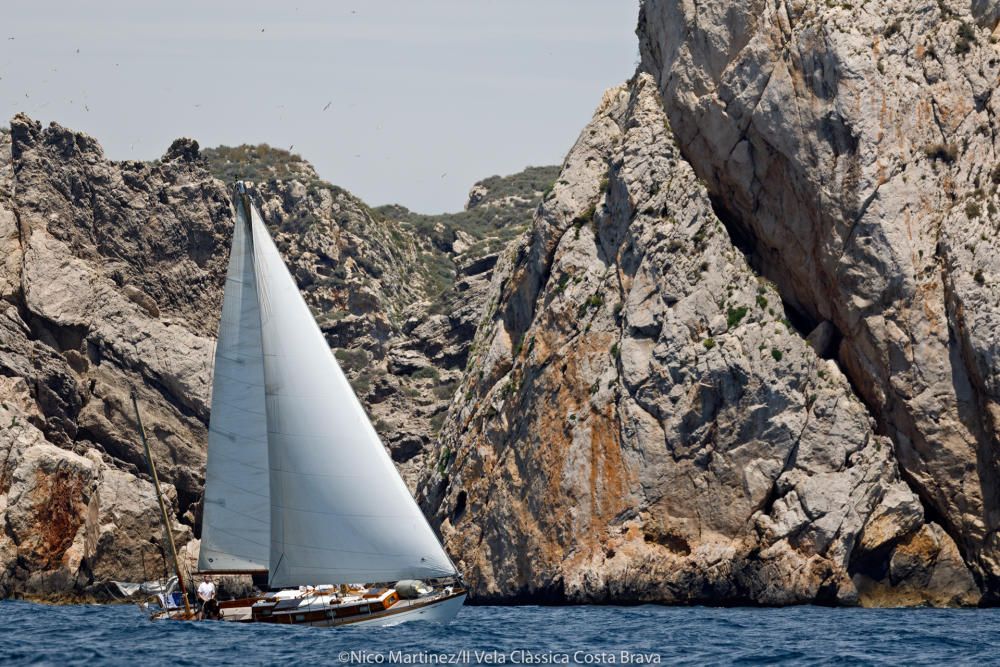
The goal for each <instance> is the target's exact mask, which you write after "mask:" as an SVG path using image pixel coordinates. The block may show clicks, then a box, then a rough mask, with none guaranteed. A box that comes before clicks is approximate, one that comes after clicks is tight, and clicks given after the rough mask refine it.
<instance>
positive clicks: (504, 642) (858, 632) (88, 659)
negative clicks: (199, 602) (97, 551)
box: [0, 601, 1000, 666]
mask: <svg viewBox="0 0 1000 667" xmlns="http://www.w3.org/2000/svg"><path fill="white" fill-rule="evenodd" d="M0 662H2V664H3V665H46V664H51V665H89V666H97V665H142V666H145V665H161V664H176V665H213V666H216V665H271V664H279V663H280V664H283V665H300V664H331V665H338V664H339V665H352V664H353V665H394V664H403V665H406V664H424V665H427V664H431V665H437V664H506V665H512V664H535V665H537V664H564V663H566V664H591V665H605V664H616V665H618V664H691V665H702V664H746V665H753V664H836V665H841V664H852V665H853V664H860V665H864V664H868V665H898V664H908V665H940V664H967V665H973V664H975V665H988V664H995V663H998V662H1000V609H990V610H937V609H910V610H901V609H829V608H822V607H789V608H784V609H750V608H705V607H660V606H642V607H465V608H464V609H463V610H462V613H461V614H460V615H459V617H458V618H457V619H456V620H455V622H454V623H452V624H451V625H448V626H439V625H432V624H423V623H408V624H404V625H401V626H397V627H394V628H374V629H373V628H367V629H365V628H342V629H321V628H301V627H299V628H296V627H288V626H272V625H243V624H235V623H234V624H229V623H219V622H214V623H212V622H205V623H179V622H160V623H151V622H150V621H148V620H146V618H145V617H144V616H142V615H141V614H140V613H139V611H138V610H137V609H136V608H135V607H130V606H120V605H116V606H99V605H76V606H65V607H51V606H45V605H38V604H32V603H27V602H13V601H8V602H0Z"/></svg>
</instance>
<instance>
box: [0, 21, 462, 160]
mask: <svg viewBox="0 0 1000 667" xmlns="http://www.w3.org/2000/svg"><path fill="white" fill-rule="evenodd" d="M298 9H299V8H298V7H296V8H295V11H298ZM357 13H358V12H357V10H356V9H352V10H351V14H357ZM264 30H265V29H264V28H261V29H260V31H261V32H264ZM15 39H16V38H15V37H8V38H7V41H10V42H13V41H14V40H15ZM76 53H77V55H79V53H80V49H79V48H78V49H77V50H76ZM115 67H118V63H115ZM52 71H53V72H57V71H58V70H57V69H56V68H52ZM2 80H3V76H0V81H2ZM24 97H25V99H31V97H30V96H29V95H28V93H27V92H25V93H24ZM69 103H70V104H73V100H70V101H69ZM332 105H333V100H331V101H329V102H327V103H326V106H324V107H323V111H327V110H328V109H329V108H330V107H331V106H332ZM194 107H195V108H196V109H200V108H201V105H200V104H195V105H194ZM83 108H84V110H85V111H86V112H88V113H89V112H90V107H89V106H88V105H87V104H86V103H84V104H83ZM279 108H280V107H279ZM377 129H378V130H381V129H382V124H381V123H379V124H378V126H377ZM129 148H130V149H133V148H135V144H132V145H131V146H130V147H129ZM293 148H295V144H292V145H290V146H289V147H288V152H291V151H292V149H293ZM354 157H356V158H360V157H361V154H360V153H355V154H354ZM447 175H448V172H444V173H443V174H441V178H444V177H445V176H447Z"/></svg>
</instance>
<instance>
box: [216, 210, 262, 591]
mask: <svg viewBox="0 0 1000 667" xmlns="http://www.w3.org/2000/svg"><path fill="white" fill-rule="evenodd" d="M236 211H237V215H236V224H235V226H234V229H233V246H232V250H231V251H230V256H229V269H228V272H227V274H226V288H225V295H224V298H223V302H222V319H221V321H220V323H219V339H218V343H217V344H216V348H215V373H214V377H213V380H212V416H211V421H210V422H209V429H208V467H207V471H206V473H205V505H204V512H203V514H202V535H201V553H200V555H199V557H198V569H200V570H222V571H230V570H231V571H262V570H267V569H268V555H269V553H270V548H271V514H270V512H271V504H270V494H269V492H268V485H269V483H270V475H269V469H268V452H267V416H266V411H265V406H264V353H263V349H262V347H261V337H260V306H259V301H258V298H257V278H256V274H255V272H254V262H253V243H252V236H251V234H250V219H249V215H248V213H247V212H246V211H244V209H243V203H242V201H240V200H239V198H237V201H236Z"/></svg>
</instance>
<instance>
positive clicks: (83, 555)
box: [0, 0, 1000, 605]
mask: <svg viewBox="0 0 1000 667" xmlns="http://www.w3.org/2000/svg"><path fill="white" fill-rule="evenodd" d="M998 20H1000V8H998V5H997V3H996V2H995V1H993V0H982V1H981V0H975V1H974V2H971V3H969V2H959V1H958V0H923V1H922V0H893V1H892V2H887V3H874V2H854V3H851V2H846V3H808V2H800V1H797V0H782V1H780V2H774V1H772V0H753V1H751V2H747V3H736V2H732V1H731V0H705V1H703V2H697V3H695V2H690V1H689V0H645V1H644V2H643V3H642V5H641V10H640V16H639V25H638V36H639V45H640V54H641V61H640V64H639V68H638V71H637V72H636V73H635V75H634V76H633V77H632V78H631V79H630V80H629V81H627V82H626V83H625V84H623V85H622V86H619V87H617V88H614V89H612V90H610V91H608V92H607V93H606V94H605V96H604V99H603V100H601V102H600V104H599V105H598V108H597V111H596V112H595V114H594V116H593V119H592V120H591V122H590V123H589V124H588V125H587V127H585V128H584V129H583V132H582V133H581V134H580V136H579V138H578V140H577V142H576V144H575V145H574V146H573V147H572V149H571V150H570V152H569V153H568V155H567V157H566V159H565V161H564V162H563V164H562V165H561V167H559V168H536V169H529V170H526V171H525V172H524V173H522V174H519V175H515V176H511V177H505V178H500V177H493V178H489V179H485V180H483V181H481V182H479V183H477V184H476V185H475V186H474V187H473V189H472V191H471V192H470V196H469V202H468V205H467V207H466V210H465V211H463V212H460V213H458V214H452V215H444V216H425V215H420V214H416V213H413V212H410V211H408V210H406V209H405V208H403V207H400V206H389V207H381V208H378V209H371V208H369V207H368V206H367V205H365V204H364V203H363V202H361V201H359V200H357V199H356V198H354V197H352V196H351V195H350V193H347V192H346V191H344V190H342V189H340V188H337V187H335V186H332V185H330V184H328V183H325V182H323V181H321V180H320V179H319V178H318V177H317V176H316V173H315V172H314V171H313V169H312V167H311V166H309V165H308V164H307V163H305V162H304V161H302V160H301V159H300V158H298V156H294V155H291V154H289V153H287V152H284V151H280V150H276V149H273V148H270V147H267V146H241V147H235V148H226V147H221V148H217V149H210V150H206V151H199V149H198V147H197V144H195V143H194V142H192V141H190V140H178V141H177V142H175V143H174V145H173V146H171V148H170V149H169V151H168V152H167V154H166V155H164V156H163V158H162V159H161V160H158V161H156V162H154V163H138V162H118V163H116V162H110V161H108V160H107V159H105V157H104V156H103V155H102V153H101V151H100V148H99V147H98V146H97V144H96V142H94V140H93V139H91V138H89V137H87V136H85V135H82V134H78V133H74V132H71V131H69V130H66V129H65V128H61V127H59V126H56V125H53V126H51V127H49V128H46V129H42V128H41V127H40V126H38V125H37V124H36V123H35V122H34V121H32V120H30V119H28V118H26V117H24V116H18V117H16V118H15V119H14V120H13V121H12V124H11V128H10V132H3V133H0V154H2V155H4V156H7V155H9V160H8V159H3V160H0V243H2V244H3V246H4V248H3V250H4V253H3V262H2V264H0V299H2V302H0V303H2V306H3V313H2V316H0V461H2V463H0V524H2V526H3V531H2V533H0V594H2V595H7V594H12V593H45V592H53V591H77V592H79V591H86V590H90V589H92V587H93V586H94V585H95V584H97V583H98V582H100V581H102V580H104V579H107V578H110V577H118V578H126V579H137V578H140V577H141V576H143V572H142V569H141V568H143V567H150V568H151V569H152V568H153V567H156V566H153V565H148V563H149V562H152V561H153V560H154V558H161V556H160V554H159V550H158V543H159V541H160V536H159V530H158V527H157V525H156V522H155V521H153V520H152V518H151V517H155V513H154V512H155V510H154V505H153V498H152V494H151V489H150V485H149V483H148V482H147V481H146V478H145V475H144V473H143V470H144V467H143V461H142V456H141V450H140V449H139V446H138V441H137V439H136V437H135V431H134V423H133V419H134V418H133V416H132V414H131V411H130V409H129V405H128V401H127V397H128V389H129V386H130V385H135V386H136V387H137V388H138V392H139V400H140V403H141V405H142V409H143V410H144V413H145V415H146V421H147V429H148V430H149V431H150V432H151V434H152V436H153V438H152V439H153V443H154V452H155V456H156V458H157V462H158V464H159V467H160V470H161V474H162V476H163V477H164V479H165V480H166V481H167V483H168V484H167V486H168V494H169V496H170V498H171V502H172V504H173V508H174V512H175V514H176V516H177V518H178V524H177V526H176V532H177V533H178V535H179V536H180V538H181V542H182V544H184V545H185V549H186V550H187V552H188V553H194V552H195V551H196V550H197V539H196V537H197V535H198V531H199V523H198V521H199V514H200V509H199V501H200V494H201V485H202V477H201V470H202V469H203V464H204V442H205V436H206V433H205V431H206V424H207V422H208V419H209V414H208V411H207V406H208V392H209V387H210V378H211V352H212V346H213V335H214V327H215V316H214V315H213V313H217V312H218V306H219V300H220V298H221V284H222V276H223V271H224V266H225V258H226V246H227V240H228V237H229V233H230V231H231V225H232V211H231V209H230V205H229V200H228V193H227V191H226V189H225V185H224V181H229V180H232V179H233V178H234V177H243V178H249V179H250V180H253V181H256V182H257V189H256V196H257V197H258V198H259V203H260V205H261V210H262V213H263V216H264V218H265V222H266V223H267V224H268V226H269V228H270V229H271V231H272V233H273V234H274V236H275V239H276V241H277V243H278V245H279V248H280V249H281V250H282V252H283V253H284V254H285V257H286V260H287V261H288V263H289V265H290V267H291V268H292V271H293V273H294V275H295V277H296V279H297V280H298V282H299V285H300V287H301V289H302V290H303V293H304V294H305V296H306V299H307V301H308V302H309V304H310V306H311V307H312V308H313V310H314V312H315V314H316V315H317V318H318V319H319V321H320V323H321V327H322V329H323V331H324V333H325V334H326V336H327V338H328V340H329V342H330V344H331V347H333V348H334V349H335V352H336V354H337V356H338V358H339V359H340V361H341V363H342V365H343V366H344V367H345V370H346V371H347V373H348V376H349V378H350V379H351V381H352V384H353V386H354V387H355V389H356V391H357V392H358V394H359V396H361V398H362V401H363V402H364V403H365V405H366V407H367V408H368V409H369V411H370V412H371V414H372V417H373V420H374V422H375V424H376V428H377V429H378V430H379V431H380V433H381V434H382V435H383V437H384V439H385V441H386V444H387V445H388V447H389V449H390V451H391V453H392V456H393V458H394V460H395V461H396V462H397V465H398V466H399V468H400V470H401V472H402V473H403V475H404V477H405V478H406V479H407V481H408V483H409V484H410V485H411V487H413V488H415V489H417V491H418V495H419V498H420V500H421V502H422V503H423V506H424V507H425V509H426V510H427V512H428V514H429V516H430V517H431V518H432V521H433V523H434V524H435V526H437V527H439V528H440V531H441V534H442V536H443V539H444V542H445V544H446V546H447V547H448V549H449V551H450V552H451V553H452V555H453V557H454V558H455V560H456V561H457V562H458V563H459V565H460V569H462V571H463V573H464V574H465V576H466V577H467V579H468V580H469V583H470V585H471V587H472V592H473V595H474V597H475V598H476V599H477V600H480V601H500V602H518V601H544V602H566V601H570V602H611V601H630V602H631V601H657V602H672V603H693V602H699V603H711V604H719V603H750V604H792V603H807V602H814V603H823V604H865V605H913V604H930V605H972V604H977V603H981V604H995V603H996V602H997V600H998V596H1000V541H998V540H1000V538H998V528H1000V442H998V433H1000V365H998V364H1000V362H998V361H997V359H998V354H997V353H998V347H997V346H998V336H997V332H998V331H1000V288H998V287H997V285H998V283H997V278H998V276H1000V260H998V256H1000V255H998V253H997V252H996V245H997V232H998V231H1000V215H998V207H1000V193H998V188H1000V145H998V143H997V138H996V137H997V136H998V129H1000V128H998V126H997V122H998V121H997V112H998V111H1000V109H998V106H997V105H998V104H1000V102H998V101H997V100H996V99H995V98H994V95H993V92H994V90H995V89H996V84H997V75H998V73H1000V52H998V49H1000V46H998V41H1000V28H998V26H997V22H998ZM144 554H147V556H146V558H148V559H149V560H148V561H145V560H144V556H143V555H144ZM161 560H162V558H161ZM160 567H162V563H161V565H160Z"/></svg>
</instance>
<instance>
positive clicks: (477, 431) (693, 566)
mask: <svg viewBox="0 0 1000 667" xmlns="http://www.w3.org/2000/svg"><path fill="white" fill-rule="evenodd" d="M474 345H475V355H474V356H473V358H472V366H471V368H470V370H469V372H468V373H467V375H466V379H465V380H464V382H463V384H462V386H460V387H459V395H458V397H457V398H456V400H455V403H454V404H453V406H452V411H451V413H450V414H449V420H448V422H447V424H446V427H445V431H444V434H443V450H442V452H441V454H440V464H439V467H438V469H437V471H436V472H435V473H434V474H433V475H432V476H430V477H429V479H428V480H426V483H425V486H424V487H423V490H424V493H425V494H426V497H427V500H428V505H429V506H430V507H432V508H436V510H437V520H438V521H439V522H440V525H441V532H442V534H443V535H444V538H445V543H446V545H447V546H448V548H449V550H450V551H451V553H452V554H454V555H455V557H456V558H458V559H461V562H460V568H462V569H463V571H464V572H465V575H466V577H467V578H468V579H469V581H470V583H471V585H472V587H473V589H474V591H475V593H476V595H477V597H478V598H480V599H496V600H511V599H522V600H527V599H531V600H572V601H577V602H586V601H610V600H645V601H649V600H656V601H666V602H699V601H700V602H705V601H712V602H716V603H717V602H723V601H728V602H757V603H765V604H787V603H796V602H840V603H857V602H859V601H861V600H860V599H859V590H858V587H857V586H856V584H855V582H854V580H853V578H852V574H853V570H854V564H853V563H852V556H855V551H856V548H857V546H858V542H859V537H860V536H861V535H862V534H863V531H864V529H865V526H866V524H868V523H869V522H872V523H873V524H874V523H875V522H876V520H878V519H880V518H882V519H883V521H884V517H885V516H887V515H893V514H894V515H896V518H895V524H894V531H895V532H894V534H893V536H892V537H885V538H882V541H881V543H880V544H878V545H877V547H872V548H871V550H870V551H869V552H867V554H868V560H867V561H865V562H864V564H865V565H866V566H867V567H870V568H873V567H874V561H878V564H880V565H884V564H885V563H887V562H888V559H889V558H890V556H889V555H888V554H890V553H892V554H896V552H898V551H899V550H900V549H902V548H903V547H902V540H904V539H906V538H912V539H915V538H913V535H915V534H917V532H918V531H920V530H923V529H924V527H925V526H926V523H925V520H924V516H923V511H922V507H921V505H920V503H919V501H918V500H917V498H916V497H915V496H914V494H913V493H912V492H911V491H910V490H909V489H908V487H906V486H905V485H904V484H901V483H900V482H899V479H898V471H897V468H896V464H895V459H894V456H893V453H892V447H891V443H890V442H889V441H888V439H887V438H885V437H882V436H879V435H876V434H875V433H874V430H873V426H874V424H873V422H872V420H871V418H870V417H869V414H868V411H867V409H866V408H865V406H864V404H863V403H862V402H861V401H860V400H858V399H857V398H855V397H854V395H853V392H852V390H851V387H850V386H849V384H848V382H847V379H846V378H845V377H844V375H843V374H842V373H841V371H840V369H839V367H838V366H837V364H836V363H834V362H832V361H828V360H825V359H823V358H821V357H820V356H819V355H818V354H817V353H816V351H815V350H814V348H813V347H812V346H811V345H810V344H809V343H808V342H807V341H806V340H804V339H803V338H802V337H801V336H800V335H799V334H798V333H797V332H796V331H795V330H794V329H793V327H792V326H791V325H790V323H789V322H788V320H787V319H785V313H784V310H783V307H782V303H781V298H780V296H779V294H778V293H777V291H776V290H775V288H774V286H773V285H772V284H771V283H769V282H768V281H766V280H763V279H760V278H758V277H757V275H755V273H754V272H753V271H752V270H751V268H750V267H749V266H748V264H747V262H746V260H745V258H744V256H743V254H742V253H741V252H739V251H738V250H737V249H736V248H735V247H734V246H733V244H732V242H731V240H730V237H729V235H728V234H727V233H726V231H725V229H724V227H723V225H722V223H721V222H720V221H719V220H718V218H717V217H716V216H715V214H714V212H713V210H712V206H711V203H710V200H709V195H708V192H707V191H706V189H705V187H704V186H703V185H702V184H701V183H700V182H699V180H698V178H697V177H696V175H695V173H694V171H693V170H692V169H691V168H690V166H689V165H688V164H687V163H686V162H685V161H684V160H683V158H682V156H681V154H680V152H679V151H678V150H677V148H676V147H675V140H674V137H673V134H672V131H671V128H670V125H669V122H668V121H667V118H666V116H665V115H664V111H663V108H662V103H661V98H660V93H659V90H658V88H657V86H656V83H655V81H654V80H653V79H652V78H651V77H649V76H647V75H640V76H637V78H636V79H635V80H634V81H632V82H631V83H630V84H628V85H626V86H622V87H620V88H617V89H614V90H611V91H609V92H608V93H607V94H606V95H605V98H604V100H603V101H602V103H601V105H600V107H599V108H598V110H597V112H596V114H595V115H594V118H593V120H592V121H591V123H590V125H588V127H587V128H585V129H584V131H583V133H582V134H581V135H580V138H579V139H578V140H577V143H576V145H575V146H574V147H573V149H572V150H571V151H570V153H569V155H568V157H567V158H566V161H565V163H564V165H563V170H562V173H561V174H560V177H559V179H558V181H557V182H556V185H555V188H554V190H553V192H552V194H551V196H550V197H549V198H548V199H546V201H545V202H544V203H543V204H542V207H541V208H540V210H539V213H538V214H537V216H536V218H535V221H534V224H533V227H532V229H531V232H530V233H529V234H528V235H526V236H524V237H523V238H522V239H521V240H520V242H518V243H516V244H515V245H514V246H512V247H511V248H510V249H509V250H508V252H507V253H506V254H505V255H504V257H503V258H502V260H501V264H500V266H499V267H498V269H497V272H496V275H495V277H494V281H493V287H492V291H491V293H490V296H489V305H488V311H487V315H486V319H485V321H484V324H483V325H482V326H481V328H480V330H479V332H478V334H477V336H476V340H475V343H474ZM884 505H885V506H884ZM877 530H878V528H877V526H876V527H873V528H872V529H871V533H872V537H871V538H870V541H876V540H877V539H879V538H876V537H875V533H876V532H877ZM887 530H888V528H886V529H884V531H887ZM934 535H935V537H937V538H939V539H940V540H941V541H942V542H943V543H945V544H947V543H949V538H947V536H943V537H942V535H941V534H940V531H939V532H938V533H935V534H934ZM897 544H898V545H899V546H897ZM938 544H939V543H935V546H937V545H938ZM951 546H954V545H953V544H952V545H951ZM942 548H943V547H942ZM880 549H881V550H880ZM893 549H895V551H893ZM925 551H926V550H925ZM935 553H936V552H935ZM873 554H874V555H873ZM893 557H894V556H893ZM902 557H903V556H902V555H900V556H899V558H900V559H901V558H902ZM963 567H964V566H960V568H959V569H961V568H963ZM912 569H913V570H917V569H919V568H918V567H917V566H914V567H913V568H912ZM924 569H925V570H926V569H927V567H925V568H924ZM966 574H968V573H967V571H966ZM906 576H909V575H904V574H900V578H899V579H897V580H894V582H893V584H894V583H896V582H898V581H902V580H903V579H904V578H906ZM914 576H915V575H914ZM911 578H912V577H911ZM930 579H932V577H928V578H927V581H925V582H923V583H924V584H925V586H930V584H929V581H930ZM941 579H942V580H943V577H942V578H941ZM936 583H937V581H935V584H936ZM952 583H953V582H950V581H949V582H948V583H942V586H943V587H945V588H947V587H948V586H951V585H952ZM963 583H965V582H963ZM893 584H889V586H890V588H891V586H892V585H893ZM962 590H963V592H964V590H965V589H962ZM950 594H951V592H950V591H949V592H948V593H944V594H942V597H946V596H947V595H950ZM973 598H974V599H977V596H973ZM974 599H973V601H974ZM967 601H968V600H966V602H967Z"/></svg>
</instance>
